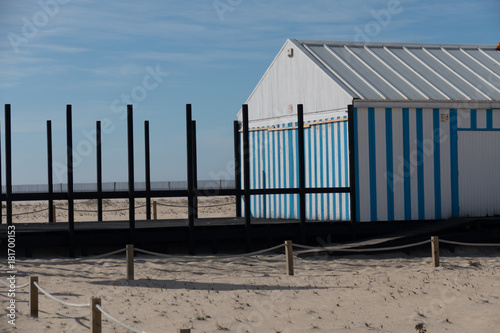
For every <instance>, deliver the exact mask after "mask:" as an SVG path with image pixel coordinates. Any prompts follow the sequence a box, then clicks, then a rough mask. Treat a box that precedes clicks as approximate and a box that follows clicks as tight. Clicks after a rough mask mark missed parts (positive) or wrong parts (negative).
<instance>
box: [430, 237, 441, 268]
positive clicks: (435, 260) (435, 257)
mask: <svg viewBox="0 0 500 333" xmlns="http://www.w3.org/2000/svg"><path fill="white" fill-rule="evenodd" d="M431 244H432V245H431V247H432V266H434V267H439V237H438V236H432V237H431Z"/></svg>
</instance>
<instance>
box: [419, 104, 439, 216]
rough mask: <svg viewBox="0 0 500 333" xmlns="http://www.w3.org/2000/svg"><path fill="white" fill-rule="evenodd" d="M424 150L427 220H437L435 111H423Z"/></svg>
mask: <svg viewBox="0 0 500 333" xmlns="http://www.w3.org/2000/svg"><path fill="white" fill-rule="evenodd" d="M422 118H423V119H422V124H423V134H424V135H423V140H424V141H423V150H424V201H425V218H426V219H427V220H432V219H435V218H436V214H435V212H436V210H435V201H434V139H433V138H434V130H433V128H434V123H433V110H432V109H423V110H422Z"/></svg>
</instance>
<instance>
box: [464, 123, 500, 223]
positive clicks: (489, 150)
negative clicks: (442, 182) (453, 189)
mask: <svg viewBox="0 0 500 333" xmlns="http://www.w3.org/2000/svg"><path fill="white" fill-rule="evenodd" d="M499 147H500V131H485V130H482V131H459V132H458V190H459V206H460V216H493V215H500V149H499Z"/></svg>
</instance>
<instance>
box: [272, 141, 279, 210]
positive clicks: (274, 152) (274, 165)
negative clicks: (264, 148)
mask: <svg viewBox="0 0 500 333" xmlns="http://www.w3.org/2000/svg"><path fill="white" fill-rule="evenodd" d="M271 137H272V152H273V188H276V154H277V153H278V152H279V149H275V145H276V138H275V137H276V132H275V131H273V132H272V135H271ZM273 206H274V218H276V214H277V212H276V194H273Z"/></svg>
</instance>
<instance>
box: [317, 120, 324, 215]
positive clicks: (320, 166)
mask: <svg viewBox="0 0 500 333" xmlns="http://www.w3.org/2000/svg"><path fill="white" fill-rule="evenodd" d="M320 121H321V119H320ZM318 127H319V132H318V133H319V174H320V177H319V184H318V185H319V187H322V186H323V178H324V177H323V175H324V173H323V172H324V170H323V159H324V158H325V157H324V156H323V125H319V126H318ZM318 196H319V206H320V207H321V208H320V220H322V221H323V220H324V219H325V202H324V201H323V194H319V195H318Z"/></svg>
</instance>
